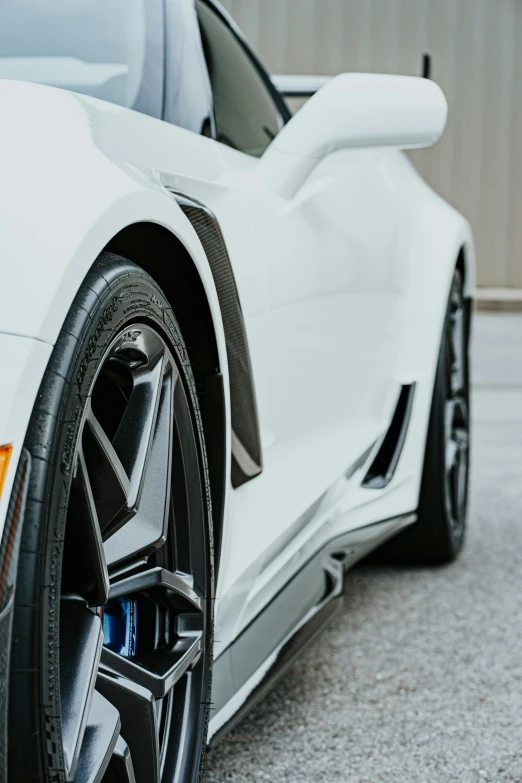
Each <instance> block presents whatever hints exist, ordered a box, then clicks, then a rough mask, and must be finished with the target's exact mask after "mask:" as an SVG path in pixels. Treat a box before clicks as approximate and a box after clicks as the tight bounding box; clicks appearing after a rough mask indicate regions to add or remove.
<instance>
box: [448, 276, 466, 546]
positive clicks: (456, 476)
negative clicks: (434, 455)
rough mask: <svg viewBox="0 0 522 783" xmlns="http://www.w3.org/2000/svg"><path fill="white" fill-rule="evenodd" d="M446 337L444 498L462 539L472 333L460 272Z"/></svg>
mask: <svg viewBox="0 0 522 783" xmlns="http://www.w3.org/2000/svg"><path fill="white" fill-rule="evenodd" d="M446 341H447V345H446V362H447V368H446V400H445V410H444V428H445V441H446V449H445V481H444V499H445V504H446V513H447V516H448V520H449V522H450V525H451V529H452V534H453V536H454V538H455V540H456V541H458V540H460V539H461V538H462V536H463V535H464V526H465V521H466V510H467V503H468V472H469V393H468V367H467V343H468V335H467V313H466V304H465V301H464V296H463V292H462V276H461V275H460V274H457V275H456V276H455V278H454V280H453V286H452V289H451V295H450V301H449V309H448V324H447V328H446Z"/></svg>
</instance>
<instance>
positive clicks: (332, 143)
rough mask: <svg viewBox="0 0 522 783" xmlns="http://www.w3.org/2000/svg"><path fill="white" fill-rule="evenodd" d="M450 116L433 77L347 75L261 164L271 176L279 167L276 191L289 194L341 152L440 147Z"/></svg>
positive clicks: (296, 120) (314, 101) (311, 105)
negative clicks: (323, 162)
mask: <svg viewBox="0 0 522 783" xmlns="http://www.w3.org/2000/svg"><path fill="white" fill-rule="evenodd" d="M447 115H448V104H447V102H446V98H445V97H444V93H443V92H442V90H441V89H440V87H439V86H438V85H437V84H435V82H433V81H430V80H429V79H421V78H417V77H413V76H387V75H378V74H366V73H346V74H342V75H341V76H337V77H335V78H334V79H332V80H331V81H329V82H328V84H326V85H325V86H324V87H323V88H322V89H320V90H319V92H317V93H316V94H315V95H313V96H312V97H311V98H310V100H309V101H308V102H307V103H306V104H305V105H304V106H303V108H302V109H301V110H300V111H299V112H298V113H297V114H296V115H295V116H294V117H293V118H292V119H291V120H290V122H289V123H288V124H287V125H286V126H285V127H284V128H283V129H282V130H281V132H280V133H279V135H278V136H277V137H276V138H275V139H274V141H273V142H272V144H271V145H270V147H269V148H268V150H267V151H266V152H265V155H264V156H263V159H262V165H263V168H266V173H267V174H268V169H271V168H272V166H274V167H275V168H274V172H273V176H270V179H272V180H273V185H274V187H276V189H278V190H281V191H282V192H284V193H285V195H290V193H291V191H293V192H295V190H296V189H297V188H298V187H299V186H300V184H302V182H303V181H304V179H305V178H306V177H307V176H308V174H309V173H310V171H311V170H312V169H313V168H314V166H315V165H316V163H317V162H318V161H319V160H321V159H322V158H324V157H325V156H326V155H328V154H329V153H331V152H335V151H336V150H340V149H347V148H363V147H395V148H397V149H411V148H414V147H429V146H431V145H432V144H435V142H437V141H438V140H439V139H440V137H441V136H442V134H443V132H444V128H445V126H446V119H447ZM285 159H288V160H287V161H286V163H285V162H284V160H285ZM292 161H293V162H292ZM276 169H278V171H279V174H276ZM278 180H279V186H278Z"/></svg>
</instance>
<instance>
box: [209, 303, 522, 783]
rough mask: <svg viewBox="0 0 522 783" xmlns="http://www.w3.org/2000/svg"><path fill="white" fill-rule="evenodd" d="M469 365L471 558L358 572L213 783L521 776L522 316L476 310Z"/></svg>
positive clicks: (418, 781) (232, 740)
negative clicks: (339, 606) (341, 601)
mask: <svg viewBox="0 0 522 783" xmlns="http://www.w3.org/2000/svg"><path fill="white" fill-rule="evenodd" d="M473 379H474V387H473V399H472V408H473V432H472V477H471V503H470V512H469V532H468V536H467V542H466V546H465V549H464V551H463V553H462V555H461V557H460V558H459V560H458V561H457V562H456V563H454V564H452V565H451V566H448V567H444V568H408V569H406V568H396V567H393V568H391V567H376V566H364V567H359V568H357V569H355V570H353V571H352V572H350V573H349V574H348V575H347V580H346V592H345V600H344V607H343V609H342V611H341V612H340V613H339V614H337V615H336V617H335V618H334V620H333V621H332V623H331V624H330V626H329V627H328V628H327V629H326V630H325V631H324V632H323V634H322V636H321V637H320V638H319V639H318V640H316V641H315V642H314V643H313V645H312V646H311V647H310V648H309V649H308V650H307V651H306V652H305V653H304V655H303V656H302V657H301V659H300V660H299V661H298V662H297V663H296V664H295V665H294V666H293V668H292V669H291V670H290V671H289V673H288V674H287V675H286V676H285V678H284V679H283V680H282V681H281V682H280V683H279V684H278V685H277V686H276V688H275V689H274V690H273V691H272V692H271V693H270V694H269V695H268V696H267V697H265V699H264V700H263V701H262V702H261V703H260V704H259V705H258V706H257V707H256V709H255V710H254V711H253V712H251V713H250V715H249V716H248V717H247V718H245V719H244V720H243V721H242V723H241V724H240V725H239V726H238V727H237V728H236V729H235V730H234V731H233V732H232V733H231V734H229V735H228V737H227V738H226V739H225V740H223V742H222V743H221V744H220V745H218V747H217V748H215V749H214V750H213V751H211V752H210V753H209V754H208V756H207V761H206V767H207V771H206V773H205V776H204V783H222V782H223V781H237V782H238V783H239V782H241V783H244V781H249V782H250V781H271V782H272V783H279V782H280V781H292V782H293V781H295V782H296V783H297V781H307V782H312V783H316V781H317V783H319V781H329V782H330V781H343V783H377V782H379V783H380V782H381V781H385V782H386V783H452V782H453V781H455V782H457V781H458V783H471V781H480V783H483V781H494V782H495V783H503V782H504V781H510V782H514V781H517V783H518V782H519V781H522V315H515V314H512V315H511V314H489V313H488V314H486V313H484V314H480V315H478V316H477V317H476V318H475V323H474V341H473Z"/></svg>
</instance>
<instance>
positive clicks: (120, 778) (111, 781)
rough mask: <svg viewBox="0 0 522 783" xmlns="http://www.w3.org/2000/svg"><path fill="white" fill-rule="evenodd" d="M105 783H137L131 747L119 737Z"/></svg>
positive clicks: (104, 779)
mask: <svg viewBox="0 0 522 783" xmlns="http://www.w3.org/2000/svg"><path fill="white" fill-rule="evenodd" d="M103 783H136V777H135V775H134V765H133V763H132V757H131V753H130V750H129V746H128V745H127V743H126V742H125V740H124V739H123V737H118V739H117V740H116V745H115V746H114V751H113V754H112V758H111V760H110V763H109V766H108V767H107V772H106V773H105V777H104V778H103Z"/></svg>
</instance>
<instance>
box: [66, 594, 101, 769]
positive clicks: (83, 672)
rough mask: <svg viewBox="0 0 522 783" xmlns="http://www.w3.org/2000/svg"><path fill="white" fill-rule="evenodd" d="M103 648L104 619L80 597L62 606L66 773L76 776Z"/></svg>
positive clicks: (67, 600) (67, 599) (71, 599)
mask: <svg viewBox="0 0 522 783" xmlns="http://www.w3.org/2000/svg"><path fill="white" fill-rule="evenodd" d="M102 644H103V632H102V626H101V622H100V618H99V617H97V616H96V615H95V614H93V612H91V611H90V610H89V609H88V608H87V606H86V605H85V603H84V602H83V601H82V600H81V599H80V598H76V597H70V598H67V597H64V598H62V600H61V602H60V697H61V710H62V737H63V749H64V758H65V764H66V769H67V772H68V775H69V777H71V778H72V777H73V776H74V772H75V768H76V765H77V763H78V758H79V755H80V749H81V746H82V741H83V739H84V735H85V732H86V725H87V718H88V715H89V710H90V707H91V702H92V699H93V693H94V685H95V680H96V671H97V668H98V662H99V660H100V654H101V648H102Z"/></svg>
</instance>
